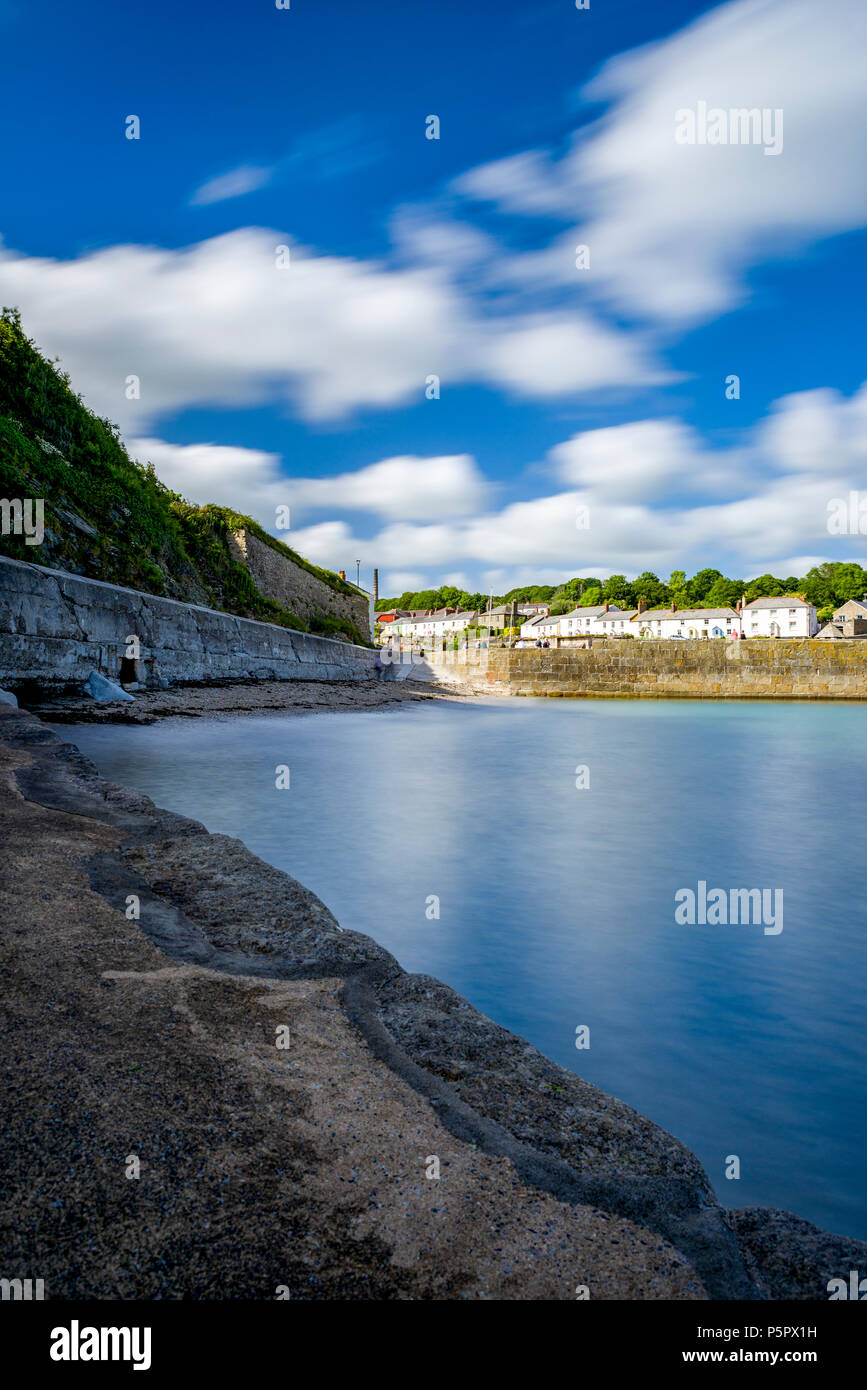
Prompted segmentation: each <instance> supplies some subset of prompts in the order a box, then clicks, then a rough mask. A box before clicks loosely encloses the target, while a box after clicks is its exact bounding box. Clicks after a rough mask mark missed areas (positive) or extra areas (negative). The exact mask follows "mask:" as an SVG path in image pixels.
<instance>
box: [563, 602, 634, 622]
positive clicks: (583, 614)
mask: <svg viewBox="0 0 867 1390" xmlns="http://www.w3.org/2000/svg"><path fill="white" fill-rule="evenodd" d="M607 611H608V612H609V613H619V612H620V611H621V610H620V609H619V608H618V607H616V605H615V604H613V603H611V604H609V605H608V609H607ZM605 612H606V608H605V604H604V603H597V604H596V606H595V608H571V609H570V610H569V612H568V613H561V614H560V617H561V618H597V617H598V616H599V614H600V613H605Z"/></svg>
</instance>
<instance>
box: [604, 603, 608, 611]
mask: <svg viewBox="0 0 867 1390" xmlns="http://www.w3.org/2000/svg"><path fill="white" fill-rule="evenodd" d="M605 612H606V613H607V612H608V604H607V603H606V605H605Z"/></svg>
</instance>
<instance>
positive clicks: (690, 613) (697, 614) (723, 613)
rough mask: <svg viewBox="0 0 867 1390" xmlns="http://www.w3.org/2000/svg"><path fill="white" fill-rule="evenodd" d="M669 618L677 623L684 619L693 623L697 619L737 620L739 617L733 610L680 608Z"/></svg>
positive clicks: (670, 614)
mask: <svg viewBox="0 0 867 1390" xmlns="http://www.w3.org/2000/svg"><path fill="white" fill-rule="evenodd" d="M668 616H669V617H670V618H674V619H675V620H676V621H682V620H683V619H684V618H688V619H690V621H692V620H694V619H696V618H699V619H700V618H736V617H737V616H738V615H737V613H736V612H735V610H734V609H733V608H678V609H677V611H676V612H674V613H669V615H668Z"/></svg>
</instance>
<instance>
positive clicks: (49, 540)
mask: <svg viewBox="0 0 867 1390" xmlns="http://www.w3.org/2000/svg"><path fill="white" fill-rule="evenodd" d="M0 497H4V498H13V497H20V498H25V497H30V498H43V499H44V502H45V539H44V541H43V543H42V545H38V546H36V545H32V546H31V545H27V544H26V542H25V538H24V537H23V536H15V535H3V536H0V551H2V553H4V554H6V555H10V556H12V557H13V558H14V559H17V560H26V561H29V562H30V563H32V564H40V565H47V566H50V567H51V568H53V569H62V570H69V571H71V572H73V573H75V574H83V575H87V576H88V577H90V578H93V579H103V580H105V581H106V582H108V583H111V584H123V585H126V586H127V587H128V588H132V589H141V590H144V591H145V592H146V593H150V594H160V595H164V596H165V597H167V598H175V599H180V600H182V601H183V602H185V603H200V604H204V605H205V606H206V607H209V608H218V609H221V610H222V611H224V612H227V613H235V614H237V615H238V616H239V617H243V618H256V619H259V620H260V621H264V622H271V623H277V624H278V625H279V626H281V627H289V628H297V629H299V630H309V631H311V632H319V633H325V634H327V635H332V634H338V633H339V634H340V635H342V636H347V637H349V638H350V639H351V640H352V641H355V642H365V641H366V640H367V639H366V638H365V637H364V636H363V635H362V634H361V633H360V632H359V631H358V629H357V628H356V627H355V626H354V625H353V624H352V623H350V622H348V621H346V620H343V619H338V618H335V617H332V616H331V615H329V614H326V613H317V614H315V615H314V616H313V617H312V618H311V619H310V620H309V622H306V623H305V622H304V621H303V620H302V619H301V618H300V617H298V615H297V614H295V613H292V612H291V611H290V610H289V609H287V608H284V607H282V606H281V605H280V604H279V603H275V602H274V601H273V600H271V599H268V598H265V597H263V595H262V594H260V593H259V591H258V589H257V588H256V586H255V584H254V583H253V580H252V578H251V576H250V573H249V571H248V570H247V568H246V566H244V565H242V564H240V563H239V562H238V561H237V560H235V559H234V557H233V555H232V553H231V551H230V549H229V543H228V536H229V533H230V532H232V531H237V530H240V529H241V528H244V529H246V530H247V531H250V532H252V534H253V535H255V536H256V537H257V538H258V539H259V540H260V541H262V543H263V544H264V545H267V546H270V547H271V549H272V550H276V551H277V552H278V553H279V554H281V555H284V556H285V557H286V558H287V559H289V560H292V561H293V562H294V563H295V564H296V565H300V566H301V567H302V568H303V569H305V570H307V571H308V572H309V573H311V574H313V575H315V576H316V577H317V579H320V580H322V582H323V583H324V584H327V585H328V586H329V587H330V588H331V589H333V590H334V591H335V592H336V593H345V594H351V593H354V592H355V590H354V589H353V588H352V587H351V585H349V584H347V583H346V582H345V581H344V580H341V579H340V578H339V577H338V576H337V575H336V574H332V573H331V572H330V571H329V570H323V569H320V568H319V567H318V566H316V565H311V564H310V563H309V561H307V560H305V559H304V558H303V557H302V556H301V555H298V554H296V552H295V551H294V550H290V548H289V547H288V546H286V545H283V543H282V542H281V541H278V540H276V539H275V538H274V537H273V536H270V535H269V534H268V533H267V531H265V530H264V529H263V528H262V527H261V526H260V525H259V524H258V523H257V522H255V521H253V520H252V519H251V518H250V517H247V516H242V515H240V514H239V513H238V512H234V511H232V510H231V509H230V508H228V507H218V506H214V505H209V506H205V507H196V506H193V505H191V504H190V503H189V502H187V501H186V500H185V498H183V497H180V496H178V494H177V493H175V492H172V491H171V490H170V489H169V488H167V487H165V486H164V485H163V484H162V483H161V482H160V480H159V478H158V477H157V475H156V473H155V471H154V468H153V465H152V464H139V463H135V462H133V460H132V459H130V457H129V455H128V454H127V452H126V449H125V448H124V446H123V444H122V443H121V440H120V437H119V431H118V428H117V426H116V425H113V424H112V423H111V421H109V420H103V419H99V418H98V417H97V416H96V415H94V414H93V413H92V412H91V411H90V410H88V409H87V408H86V406H85V405H84V403H83V401H82V400H81V397H80V396H77V395H76V394H75V392H74V391H73V390H72V387H71V386H70V382H69V377H68V375H67V374H66V373H65V372H63V371H61V370H60V369H59V368H58V366H57V365H56V364H55V363H52V362H49V361H47V360H46V359H45V358H44V357H43V356H42V354H41V353H40V352H39V350H38V348H37V347H36V346H35V344H34V343H33V342H31V341H30V340H29V339H28V338H27V337H26V336H25V334H24V332H23V330H22V327H21V322H20V319H19V316H18V314H17V312H16V311H15V310H13V309H4V310H3V311H2V314H0Z"/></svg>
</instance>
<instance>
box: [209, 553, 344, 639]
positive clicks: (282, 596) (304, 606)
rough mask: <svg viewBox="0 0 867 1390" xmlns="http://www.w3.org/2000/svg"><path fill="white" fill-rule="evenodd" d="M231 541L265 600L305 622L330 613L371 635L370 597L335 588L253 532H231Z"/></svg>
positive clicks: (235, 557)
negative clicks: (343, 591)
mask: <svg viewBox="0 0 867 1390" xmlns="http://www.w3.org/2000/svg"><path fill="white" fill-rule="evenodd" d="M228 542H229V549H230V550H231V552H232V555H233V557H234V559H236V560H238V561H239V562H240V563H241V564H242V565H246V566H247V569H248V570H249V571H250V575H251V577H252V580H253V583H254V584H255V585H256V588H257V589H258V590H259V593H260V594H263V595H264V596H265V598H270V599H274V601H275V602H276V603H279V604H282V606H283V607H284V608H288V609H289V610H290V612H292V613H297V614H298V616H299V618H303V619H304V621H305V622H309V620H310V619H311V618H312V617H313V616H314V615H315V614H317V613H327V614H328V615H329V616H330V617H332V618H344V619H346V620H347V621H349V622H351V623H354V624H355V626H356V627H357V628H358V631H359V632H361V633H364V634H368V633H370V632H371V630H372V624H371V608H372V601H371V599H370V598H369V597H368V596H367V595H366V594H362V593H359V592H357V591H356V592H352V593H342V592H341V591H339V590H337V589H332V588H331V586H330V585H329V584H324V583H323V581H322V580H321V579H317V577H316V575H315V574H311V573H310V571H309V570H306V569H304V568H303V566H302V565H296V564H294V563H293V562H292V561H291V560H290V559H289V558H288V557H287V556H285V555H281V554H280V553H279V551H276V550H272V549H271V547H270V546H268V545H265V544H264V543H263V542H262V541H260V540H259V538H258V537H257V536H254V535H253V533H252V532H251V531H234V532H230V534H229V536H228Z"/></svg>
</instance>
